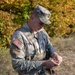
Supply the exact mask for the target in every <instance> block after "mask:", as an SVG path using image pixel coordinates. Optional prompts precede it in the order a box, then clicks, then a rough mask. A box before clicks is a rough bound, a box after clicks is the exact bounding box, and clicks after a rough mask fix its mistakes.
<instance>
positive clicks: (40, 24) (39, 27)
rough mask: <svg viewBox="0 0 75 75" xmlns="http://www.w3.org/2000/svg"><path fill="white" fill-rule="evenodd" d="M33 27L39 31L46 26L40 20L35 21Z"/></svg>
mask: <svg viewBox="0 0 75 75" xmlns="http://www.w3.org/2000/svg"><path fill="white" fill-rule="evenodd" d="M33 27H34V30H35V31H37V30H40V29H41V28H43V27H44V24H43V23H42V22H41V21H40V20H39V19H34V24H33Z"/></svg>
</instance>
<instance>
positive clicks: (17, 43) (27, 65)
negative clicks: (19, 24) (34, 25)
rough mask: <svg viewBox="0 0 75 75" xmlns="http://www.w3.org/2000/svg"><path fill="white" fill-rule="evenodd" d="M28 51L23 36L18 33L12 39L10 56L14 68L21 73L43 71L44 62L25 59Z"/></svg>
mask: <svg viewBox="0 0 75 75" xmlns="http://www.w3.org/2000/svg"><path fill="white" fill-rule="evenodd" d="M25 51H26V49H25V47H24V43H23V39H22V36H21V35H20V33H19V31H16V32H15V33H14V35H13V36H12V39H11V45H10V54H11V57H12V66H13V68H14V69H15V70H16V71H18V72H20V71H24V70H25V71H27V72H29V71H31V70H32V69H37V70H40V69H42V61H29V60H28V61H27V60H26V59H25V55H26V53H25Z"/></svg>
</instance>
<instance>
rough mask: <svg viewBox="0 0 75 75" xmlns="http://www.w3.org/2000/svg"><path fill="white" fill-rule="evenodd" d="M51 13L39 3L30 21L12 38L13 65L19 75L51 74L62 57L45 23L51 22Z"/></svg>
mask: <svg viewBox="0 0 75 75" xmlns="http://www.w3.org/2000/svg"><path fill="white" fill-rule="evenodd" d="M50 16H51V13H50V12H49V10H47V9H46V8H44V7H42V6H40V5H37V6H36V7H35V8H34V10H33V12H32V14H31V16H30V19H29V20H28V22H27V23H26V24H25V25H23V27H21V28H19V29H18V30H16V31H15V33H14V34H13V36H12V38H11V46H10V54H11V57H12V66H13V68H14V69H15V70H16V71H17V72H18V74H19V75H51V73H54V72H53V71H51V69H52V68H53V67H55V66H58V65H59V64H60V63H61V61H62V57H61V56H59V55H58V54H57V53H56V51H55V50H54V48H53V46H52V44H51V42H50V40H49V36H48V34H47V33H46V31H45V30H44V24H50V23H51V22H50V21H49V18H50Z"/></svg>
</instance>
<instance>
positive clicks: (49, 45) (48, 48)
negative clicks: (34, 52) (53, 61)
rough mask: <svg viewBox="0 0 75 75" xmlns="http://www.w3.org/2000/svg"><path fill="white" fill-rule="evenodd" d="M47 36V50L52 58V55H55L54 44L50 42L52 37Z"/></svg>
mask: <svg viewBox="0 0 75 75" xmlns="http://www.w3.org/2000/svg"><path fill="white" fill-rule="evenodd" d="M45 34H46V49H47V50H48V54H49V56H51V54H53V53H54V52H56V51H55V49H54V48H53V45H52V43H51V42H50V37H49V35H48V34H47V33H46V32H45Z"/></svg>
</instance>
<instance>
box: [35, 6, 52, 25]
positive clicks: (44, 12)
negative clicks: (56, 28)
mask: <svg viewBox="0 0 75 75" xmlns="http://www.w3.org/2000/svg"><path fill="white" fill-rule="evenodd" d="M34 12H35V14H36V15H37V16H38V18H39V19H40V21H41V22H42V23H44V24H51V22H50V20H49V19H50V17H51V13H50V11H49V10H48V9H46V8H44V7H43V6H40V5H36V6H35V8H34Z"/></svg>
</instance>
